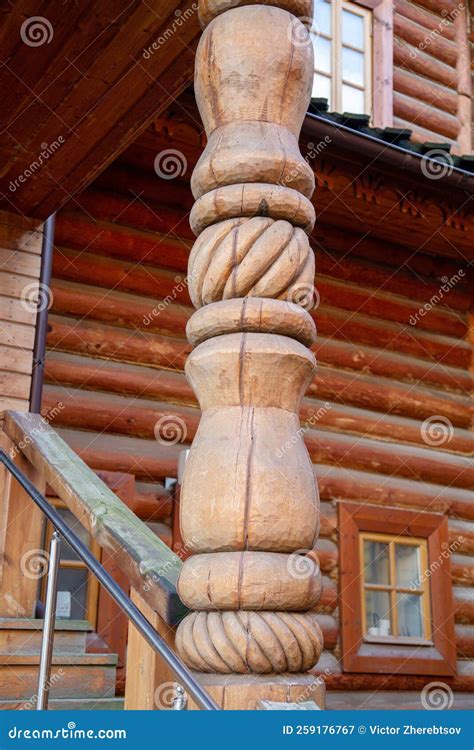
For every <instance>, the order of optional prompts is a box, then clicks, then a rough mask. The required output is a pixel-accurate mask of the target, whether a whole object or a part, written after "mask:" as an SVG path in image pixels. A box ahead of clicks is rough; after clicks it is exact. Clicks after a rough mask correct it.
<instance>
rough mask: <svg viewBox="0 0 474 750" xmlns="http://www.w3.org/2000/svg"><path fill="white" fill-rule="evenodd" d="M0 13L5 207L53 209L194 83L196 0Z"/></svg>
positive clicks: (124, 1)
mask: <svg viewBox="0 0 474 750" xmlns="http://www.w3.org/2000/svg"><path fill="white" fill-rule="evenodd" d="M0 18H1V24H0V49H1V50H2V52H1V60H0V62H1V65H0V97H1V102H2V117H1V122H2V125H1V128H0V162H1V167H0V197H1V203H0V208H2V209H4V210H8V211H14V212H17V213H20V214H24V215H26V216H29V217H35V218H40V219H44V218H46V217H47V216H49V215H50V214H51V213H53V212H54V211H56V210H57V209H58V208H60V207H61V206H62V205H63V204H64V203H66V202H67V201H69V200H70V199H71V197H72V196H74V195H76V194H77V193H78V192H80V191H81V190H82V189H83V188H85V187H86V186H87V185H88V184H89V183H90V182H92V181H93V180H94V178H95V177H96V176H97V175H98V174H99V173H100V172H101V171H102V170H103V169H104V168H105V167H106V166H107V165H108V164H109V163H110V162H111V161H113V160H114V159H115V157H116V156H117V155H118V154H119V153H121V152H122V151H123V150H124V149H125V148H126V147H127V145H128V144H129V143H131V142H133V141H134V140H135V139H136V138H137V136H138V135H139V133H140V132H141V131H142V130H144V129H146V127H147V126H148V125H149V124H150V122H151V120H152V119H153V118H154V117H156V116H157V114H158V113H159V112H160V111H162V110H163V109H164V108H165V107H166V106H167V105H169V103H170V102H171V101H174V100H175V99H176V97H177V95H178V94H179V93H180V91H181V90H182V89H184V88H185V86H186V85H188V84H189V82H190V80H191V79H192V76H193V69H194V56H195V49H196V45H197V41H198V38H199V34H200V28H199V23H198V18H197V12H196V4H195V3H193V2H192V0H159V2H156V0H149V1H148V2H144V1H143V2H142V1H141V0H113V2H112V0H81V2H79V3H77V2H74V3H70V2H58V0H46V1H45V2H39V3H38V2H36V3H33V4H32V3H31V2H28V0H17V2H15V3H11V4H10V3H5V4H4V5H3V8H2V9H1V10H0Z"/></svg>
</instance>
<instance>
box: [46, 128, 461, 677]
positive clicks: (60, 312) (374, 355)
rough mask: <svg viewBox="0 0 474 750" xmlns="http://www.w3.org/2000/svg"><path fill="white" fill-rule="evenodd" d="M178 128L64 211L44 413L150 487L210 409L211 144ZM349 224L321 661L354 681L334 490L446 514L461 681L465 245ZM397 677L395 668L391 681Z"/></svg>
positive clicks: (318, 430)
mask: <svg viewBox="0 0 474 750" xmlns="http://www.w3.org/2000/svg"><path fill="white" fill-rule="evenodd" d="M178 135H179V134H176V136H175V137H174V138H173V133H172V132H169V131H166V132H161V133H155V134H154V135H150V134H148V135H147V137H146V138H143V139H141V140H140V142H139V143H138V144H137V145H136V146H134V147H133V148H132V149H129V150H128V151H127V152H126V153H125V154H124V155H123V156H122V157H121V158H120V160H118V161H117V162H116V163H115V164H114V165H112V166H111V167H110V168H109V169H108V170H107V171H106V172H105V173H104V174H103V175H102V176H101V177H100V178H99V179H98V180H97V181H96V183H95V184H94V185H93V186H92V187H91V188H90V189H89V190H88V191H86V193H84V194H83V195H82V196H80V197H79V199H78V200H77V201H75V202H74V204H70V205H69V206H68V207H67V208H66V209H65V210H63V211H62V212H61V213H60V214H59V216H58V218H57V225H56V250H55V255H54V268H53V282H52V289H53V306H52V309H51V312H50V320H49V334H48V353H47V359H46V385H45V389H44V397H43V410H44V411H45V412H48V411H49V412H51V411H52V410H53V409H54V408H55V407H57V406H58V404H62V407H61V408H60V409H59V410H57V409H56V411H55V416H54V417H53V424H54V426H55V427H56V428H57V429H59V432H60V433H61V435H62V436H63V437H64V438H65V439H66V440H67V442H68V443H69V444H70V445H71V446H72V447H73V448H74V449H75V450H77V451H78V452H79V453H80V454H81V455H82V456H83V458H84V459H85V460H86V461H87V462H88V463H89V464H90V465H91V466H92V467H93V468H95V469H97V470H105V471H117V472H126V473H127V472H129V473H132V474H134V475H135V476H136V478H137V480H138V481H139V482H140V483H141V486H142V487H144V486H145V485H146V483H154V485H155V487H156V484H157V483H159V484H160V483H161V484H162V483H163V482H164V479H165V477H175V476H176V474H177V461H178V455H179V452H180V451H181V450H183V448H185V447H187V446H189V444H190V442H191V440H192V438H193V436H194V434H195V431H196V428H197V425H198V422H199V410H198V408H197V403H196V399H195V397H194V394H193V392H192V390H191V388H190V386H189V385H188V383H187V382H186V380H185V377H184V375H183V366H184V362H185V360H186V356H187V354H188V353H189V351H190V347H189V345H188V343H187V342H186V339H185V335H184V329H185V325H186V322H187V320H188V318H189V316H190V315H191V313H192V307H191V304H190V299H189V295H188V291H187V283H186V266H187V258H188V254H189V250H190V247H191V246H192V242H193V238H192V234H191V231H190V229H189V224H188V213H189V210H190V207H191V205H192V196H191V193H190V190H189V185H188V182H187V179H188V177H189V173H190V171H191V169H192V165H193V161H194V160H195V158H197V154H198V151H199V148H200V144H199V143H198V142H196V138H194V141H193V138H192V137H191V135H190V134H189V133H188V132H187V131H186V130H185V129H184V130H183V138H182V140H180V139H179V137H178ZM170 148H173V149H175V150H178V151H179V153H180V154H181V156H182V157H184V160H185V161H186V162H187V172H185V173H184V174H182V175H181V176H180V178H179V179H175V180H165V179H159V178H158V177H157V175H156V174H155V173H154V172H153V163H154V160H155V157H156V156H157V154H160V153H162V152H163V151H164V150H167V149H170ZM183 163H184V162H183ZM81 206H82V210H81ZM409 221H410V218H409V217H407V218H406V231H407V232H409ZM340 235H341V233H340V230H339V229H338V228H337V227H336V226H335V225H334V224H329V223H327V224H323V223H321V224H317V226H316V230H315V231H314V233H313V242H314V247H315V250H316V258H317V277H316V286H317V289H318V295H319V306H318V307H317V309H316V310H315V311H313V314H314V318H315V320H316V321H317V325H318V334H319V337H318V342H317V344H316V346H315V351H316V354H317V358H318V362H319V367H318V372H317V375H316V378H315V380H314V382H313V383H312V384H311V386H310V388H309V389H308V392H307V394H306V398H305V400H304V404H303V409H302V414H301V417H302V423H303V426H304V430H305V440H306V442H307V445H308V449H309V451H310V454H311V457H312V459H313V461H314V464H315V472H316V474H317V477H318V481H319V488H320V494H321V500H322V524H321V537H320V540H319V542H318V545H317V551H318V553H319V555H320V560H321V567H322V571H323V595H322V598H321V601H320V603H319V605H318V608H317V612H318V614H319V616H320V623H321V626H322V628H323V631H324V636H325V648H326V651H325V653H324V656H323V658H322V660H321V662H320V665H319V669H320V671H322V672H325V670H327V671H326V672H325V674H326V678H327V680H328V685H329V686H330V687H333V688H338V689H344V687H345V688H346V689H347V685H348V683H347V679H348V676H347V675H343V674H342V673H341V668H340V665H339V656H340V632H339V620H338V585H337V582H338V534H337V521H336V518H337V513H336V507H337V502H338V500H341V499H343V500H353V501H359V502H360V501H365V502H370V503H373V504H375V505H387V504H390V505H395V506H399V507H403V508H412V509H414V510H417V511H419V512H423V511H425V510H426V511H427V510H429V511H431V512H433V511H435V512H440V513H445V514H446V515H447V516H448V518H449V528H450V535H451V540H452V541H453V542H456V547H455V549H456V552H455V555H456V556H455V558H453V568H452V569H453V586H454V594H455V601H456V607H457V610H456V627H457V630H456V633H457V645H458V652H459V659H460V666H461V667H462V669H460V674H459V675H458V677H457V678H456V681H455V683H453V684H455V686H457V687H461V688H462V689H464V687H465V685H466V683H469V682H470V681H471V679H472V678H470V677H468V676H465V670H464V664H465V662H466V660H467V659H468V658H470V657H472V654H473V649H474V610H473V593H474V589H473V588H471V587H472V584H473V573H474V503H473V496H472V489H473V487H474V469H473V462H472V456H473V435H472V431H471V425H472V404H471V400H470V399H471V392H472V375H471V374H470V372H469V365H470V361H471V346H470V345H469V343H468V341H467V336H468V312H469V308H470V304H471V303H470V297H469V293H468V283H467V276H466V275H465V274H464V271H465V268H464V265H463V263H462V262H461V260H462V259H461V260H455V259H446V258H443V259H441V258H439V259H438V258H433V257H432V256H430V255H428V254H424V253H423V252H421V251H420V252H417V253H413V252H411V251H407V250H406V249H405V248H403V247H401V246H398V245H396V244H395V243H394V242H393V243H392V244H390V243H387V242H385V241H384V242H383V243H381V242H380V241H379V240H378V239H377V237H376V236H374V235H373V234H372V235H370V236H365V235H363V234H360V235H358V236H357V237H356V238H355V240H354V243H353V246H352V249H351V250H350V252H348V251H347V248H346V247H344V246H343V245H342V244H341V236H340ZM454 277H456V279H457V280H456V281H455V282H453V283H452V284H450V285H449V289H448V291H447V292H442V291H441V292H440V290H441V288H442V286H443V284H446V280H447V279H448V280H452V279H454ZM435 295H436V302H433V300H434V296H435ZM430 300H431V302H430ZM434 417H436V420H438V421H439V420H441V421H442V422H443V423H444V425H445V428H446V430H447V432H446V435H447V437H446V439H444V440H441V442H439V438H438V442H437V438H436V435H434V428H431V429H433V434H432V432H431V430H430V425H431V424H432V422H433V418H434ZM427 420H428V421H427ZM436 420H435V421H436ZM166 425H167V426H168V427H167V429H165V426H166ZM433 435H434V436H433ZM285 450H291V446H282V454H283V455H284V452H285ZM461 537H462V540H463V541H462V542H460V541H459V540H460V538H461ZM385 679H386V678H385V677H383V679H382V678H380V679H379V682H380V685H382V683H383V682H384V680H385ZM398 680H399V681H401V682H400V685H402V683H403V684H405V683H404V682H403V681H406V680H407V678H406V677H399V678H398ZM369 681H370V680H368V678H365V677H364V676H363V675H359V676H358V677H356V678H355V683H357V684H356V687H359V689H364V686H366V685H367V688H366V689H370V685H369V684H368V682H369ZM397 684H398V683H397V676H395V677H393V678H390V680H389V683H387V685H386V686H385V687H386V689H392V690H393V689H396V687H397Z"/></svg>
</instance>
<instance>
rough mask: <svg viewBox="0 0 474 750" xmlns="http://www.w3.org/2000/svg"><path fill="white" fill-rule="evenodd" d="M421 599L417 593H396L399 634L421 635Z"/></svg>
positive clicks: (420, 636) (418, 636)
mask: <svg viewBox="0 0 474 750" xmlns="http://www.w3.org/2000/svg"><path fill="white" fill-rule="evenodd" d="M421 599H422V597H421V596H417V594H397V610H398V635H399V636H405V637H406V636H411V637H412V638H422V637H423V635H424V633H423V619H422V616H421Z"/></svg>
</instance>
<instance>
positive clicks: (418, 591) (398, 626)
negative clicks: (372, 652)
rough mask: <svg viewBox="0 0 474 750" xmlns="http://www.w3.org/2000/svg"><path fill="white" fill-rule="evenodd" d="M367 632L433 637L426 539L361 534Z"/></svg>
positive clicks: (369, 634)
mask: <svg viewBox="0 0 474 750" xmlns="http://www.w3.org/2000/svg"><path fill="white" fill-rule="evenodd" d="M360 545H361V546H360V556H361V562H362V566H363V570H362V597H363V601H362V612H363V623H364V635H365V637H366V638H368V639H369V640H370V639H371V638H376V639H377V640H379V639H382V640H383V639H384V638H388V637H390V638H392V639H393V638H405V639H406V638H408V639H410V638H417V639H423V640H427V639H429V638H430V637H431V622H430V620H431V618H430V602H429V591H428V586H427V582H426V578H427V577H426V576H424V575H423V573H424V571H425V570H426V565H427V548H426V540H424V539H415V538H412V537H407V538H406V539H405V538H403V537H391V536H389V535H388V534H372V533H368V532H367V533H366V532H364V533H362V534H360Z"/></svg>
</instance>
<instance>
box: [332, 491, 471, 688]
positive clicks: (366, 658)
mask: <svg viewBox="0 0 474 750" xmlns="http://www.w3.org/2000/svg"><path fill="white" fill-rule="evenodd" d="M361 532H373V533H381V534H390V535H392V536H400V537H404V538H406V537H407V538H413V539H417V538H418V539H423V540H426V546H427V550H428V562H429V564H432V563H433V562H434V561H437V560H438V559H441V560H443V558H442V557H441V555H442V553H443V552H444V550H446V549H448V545H449V538H448V521H447V518H446V517H445V516H443V515H441V514H437V513H419V512H417V511H411V510H405V509H400V508H390V507H380V506H378V505H358V504H354V503H349V502H340V503H339V554H340V561H341V563H340V601H341V636H342V666H343V669H344V671H345V672H364V673H367V672H368V673H376V674H415V675H420V674H421V675H438V676H446V677H447V676H452V675H454V674H455V673H456V645H455V634H454V605H453V597H452V581H451V568H450V562H449V558H447V559H444V560H443V562H442V564H441V565H439V566H438V567H436V569H433V571H431V573H430V575H429V576H428V582H429V597H430V604H431V639H430V640H429V641H428V640H426V641H422V642H414V641H413V640H412V639H389V640H387V639H385V640H386V641H387V642H383V643H380V642H378V641H377V642H373V640H372V639H368V638H367V637H364V632H363V620H362V617H363V614H362V595H361V591H362V585H363V573H362V560H361V546H360V533H361ZM407 641H409V642H407Z"/></svg>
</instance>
